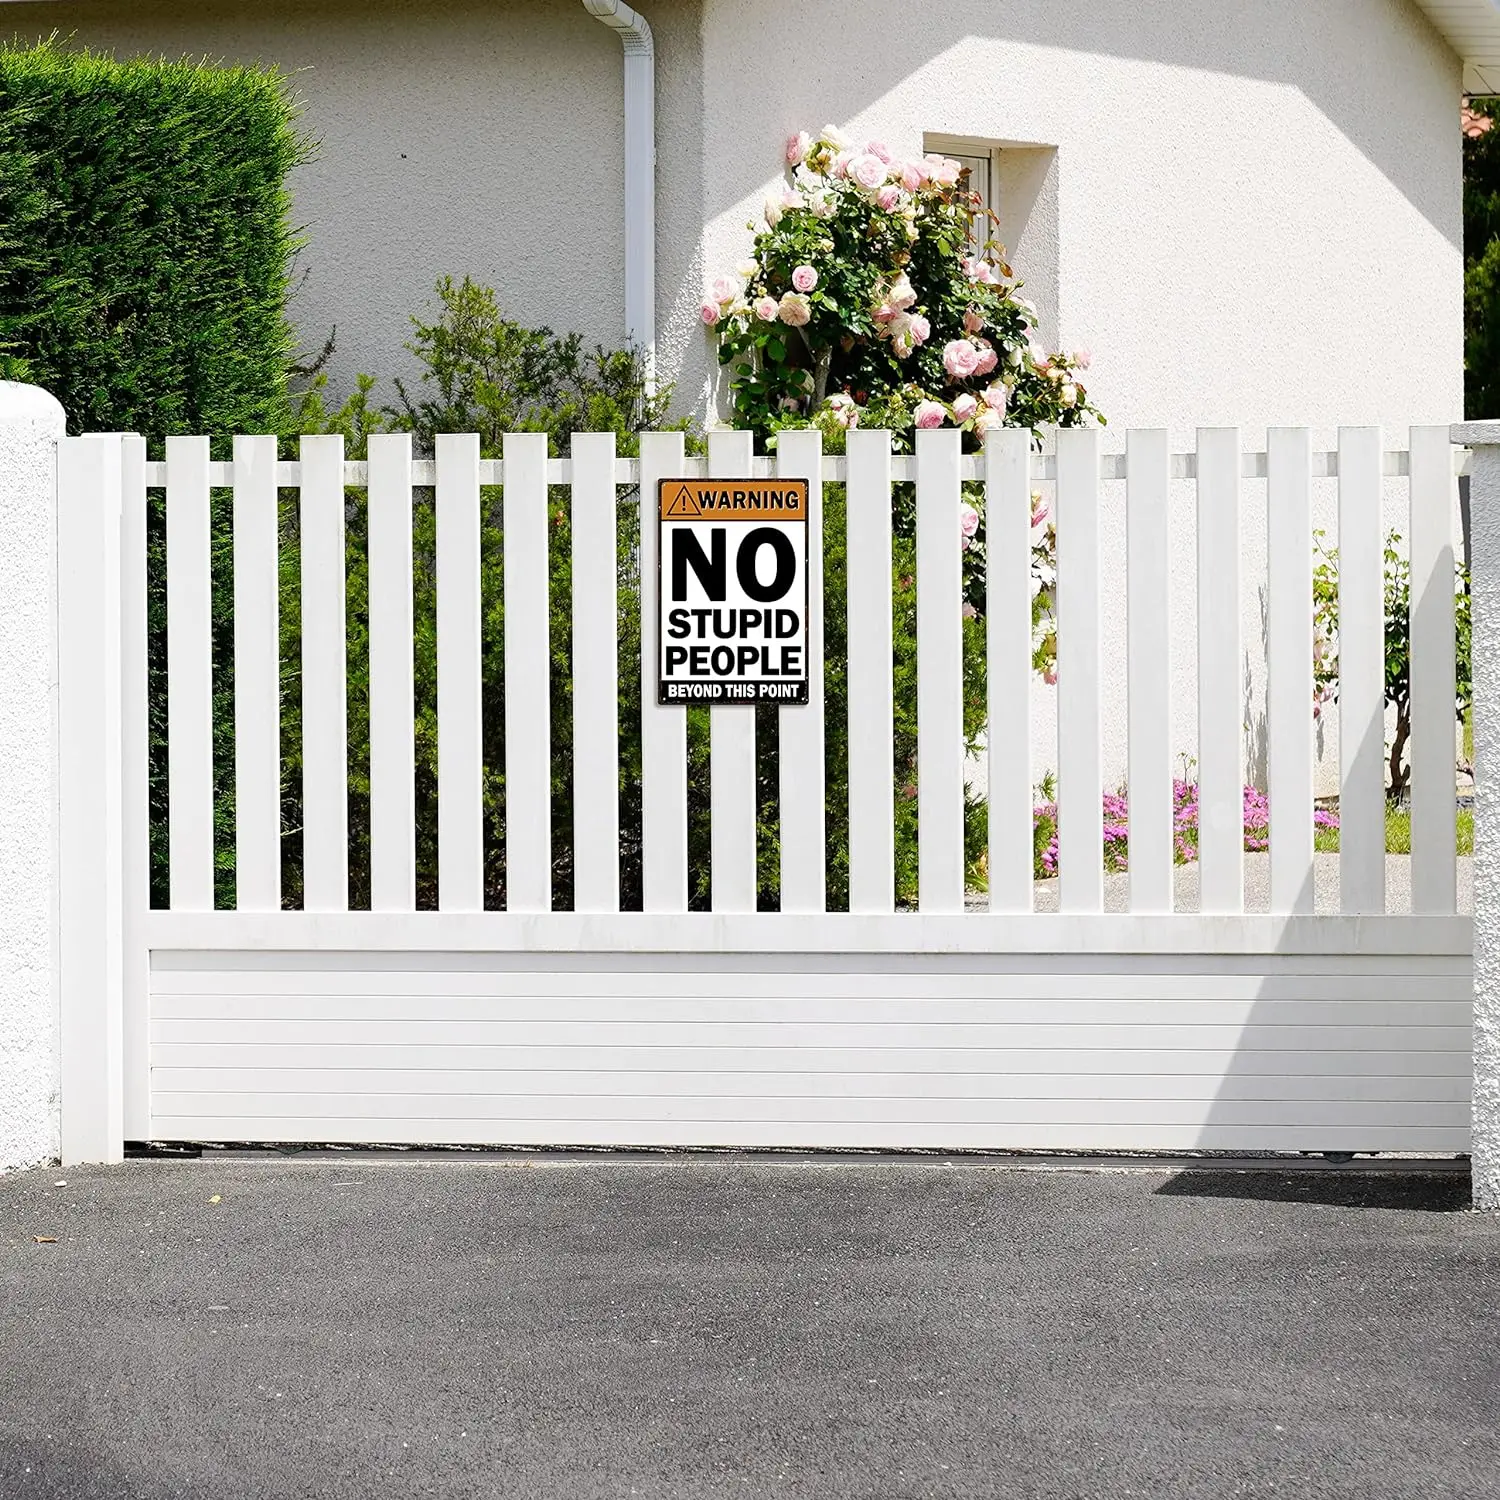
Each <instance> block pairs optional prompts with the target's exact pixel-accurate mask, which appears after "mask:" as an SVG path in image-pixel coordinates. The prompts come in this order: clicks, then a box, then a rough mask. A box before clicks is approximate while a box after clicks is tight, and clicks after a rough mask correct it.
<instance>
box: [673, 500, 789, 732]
mask: <svg viewBox="0 0 1500 1500" xmlns="http://www.w3.org/2000/svg"><path fill="white" fill-rule="evenodd" d="M657 500H658V515H659V517H660V526H661V532H660V547H659V550H658V552H657V568H658V577H657V597H658V600H659V609H658V622H659V628H658V649H659V653H660V679H659V682H658V692H657V701H658V702H659V703H806V702H807V605H808V577H807V481H806V480H805V479H663V480H662V481H661V483H660V486H659V488H658V492H657Z"/></svg>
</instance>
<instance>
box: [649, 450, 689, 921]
mask: <svg viewBox="0 0 1500 1500" xmlns="http://www.w3.org/2000/svg"><path fill="white" fill-rule="evenodd" d="M640 473H641V488H640V498H641V546H640V554H641V591H640V593H641V844H642V851H641V863H642V869H641V884H642V902H643V905H644V908H645V910H646V911H651V912H674V911H686V910H687V894H688V876H687V719H686V717H685V715H686V710H685V709H684V708H681V707H679V706H677V705H675V704H659V703H658V702H657V701H656V692H657V685H658V682H659V680H660V677H661V664H660V662H659V661H658V659H657V649H656V648H657V635H656V627H657V609H658V607H659V603H660V601H659V597H658V578H657V552H658V547H659V543H660V539H661V526H660V524H659V522H658V501H657V485H658V482H659V481H660V480H663V479H680V478H682V477H683V475H684V473H685V469H684V465H683V456H682V434H681V433H680V432H643V433H642V434H641V470H640Z"/></svg>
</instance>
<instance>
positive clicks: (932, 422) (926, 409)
mask: <svg viewBox="0 0 1500 1500" xmlns="http://www.w3.org/2000/svg"><path fill="white" fill-rule="evenodd" d="M916 417H917V426H918V427H924V428H925V427H941V426H942V425H943V423H944V422H945V421H946V420H947V418H948V413H947V412H945V411H944V410H943V407H942V403H941V402H938V401H923V402H921V403H920V404H919V405H918V407H917V413H916Z"/></svg>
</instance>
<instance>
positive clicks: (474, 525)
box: [435, 432, 484, 911]
mask: <svg viewBox="0 0 1500 1500" xmlns="http://www.w3.org/2000/svg"><path fill="white" fill-rule="evenodd" d="M435 448H436V463H437V473H436V476H435V477H436V480H437V499H436V505H437V517H436V520H437V549H436V551H437V558H436V561H437V715H438V906H439V908H440V909H441V910H443V911H483V910H484V803H483V794H482V793H483V784H484V716H483V715H484V710H483V705H482V695H483V676H482V668H481V653H480V596H479V546H480V544H479V534H480V533H479V438H478V436H477V435H476V434H475V433H468V432H466V433H446V432H445V433H440V434H438V437H437V442H436V444H435Z"/></svg>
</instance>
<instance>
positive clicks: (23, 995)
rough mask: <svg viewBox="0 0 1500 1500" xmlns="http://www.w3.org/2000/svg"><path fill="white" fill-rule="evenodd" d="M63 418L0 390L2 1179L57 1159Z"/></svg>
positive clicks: (23, 394) (44, 401)
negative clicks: (0, 540)
mask: <svg viewBox="0 0 1500 1500" xmlns="http://www.w3.org/2000/svg"><path fill="white" fill-rule="evenodd" d="M62 430H63V411H62V408H61V407H60V406H59V405H58V404H57V402H56V401H54V400H53V399H52V397H50V396H48V395H47V394H46V393H45V392H42V391H38V390H35V389H33V388H32V387H30V386H24V385H16V384H13V383H12V382H10V381H0V536H3V537H4V538H5V542H4V545H3V546H0V601H3V605H0V664H3V670H0V766H4V768H5V775H4V783H3V785H4V795H3V796H0V1172H3V1171H6V1170H9V1169H10V1168H13V1167H28V1166H34V1165H35V1164H36V1163H38V1162H43V1161H47V1160H50V1159H52V1158H55V1157H56V1156H57V1154H58V1092H57V1061H58V1060H57V1006H56V986H55V983H54V960H55V953H54V951H53V941H52V934H53V920H54V907H53V903H54V898H55V887H54V883H53V880H52V867H53V836H54V822H53V808H54V804H55V802H56V761H55V756H54V753H53V751H54V747H53V727H52V725H53V719H52V691H53V688H52V685H53V680H54V668H53V613H54V610H55V607H56V588H55V578H54V571H53V556H54V547H55V529H54V528H55V510H54V506H53V501H52V492H53V487H54V485H55V482H56V471H57V470H56V465H57V439H58V437H59V436H61V434H62Z"/></svg>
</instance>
